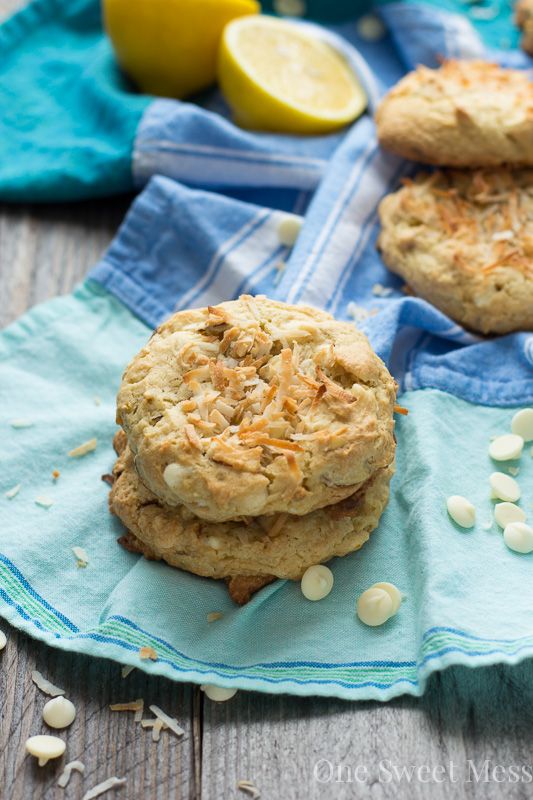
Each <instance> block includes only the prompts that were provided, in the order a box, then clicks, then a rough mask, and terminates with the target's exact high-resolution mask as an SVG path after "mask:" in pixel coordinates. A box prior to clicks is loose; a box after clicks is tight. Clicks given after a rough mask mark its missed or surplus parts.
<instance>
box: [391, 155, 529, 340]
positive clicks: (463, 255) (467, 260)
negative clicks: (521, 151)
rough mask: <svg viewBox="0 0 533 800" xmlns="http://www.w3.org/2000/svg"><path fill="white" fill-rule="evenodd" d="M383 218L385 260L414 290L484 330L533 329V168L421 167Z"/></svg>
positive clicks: (469, 325)
mask: <svg viewBox="0 0 533 800" xmlns="http://www.w3.org/2000/svg"><path fill="white" fill-rule="evenodd" d="M379 216H380V219H381V233H380V236H379V240H378V248H379V249H380V251H381V254H382V257H383V260H384V262H385V264H386V265H387V267H388V268H389V269H390V270H392V272H395V273H397V274H398V275H401V276H402V277H403V278H404V279H405V281H406V282H407V284H408V286H409V287H411V289H412V290H413V291H414V293H415V294H417V295H419V296H420V297H422V298H424V299H425V300H428V301H429V302H430V303H432V304H433V305H435V306H436V307H437V308H439V309H440V310H441V311H443V312H444V313H445V314H448V316H450V317H451V318H452V319H454V320H456V321H457V322H459V323H461V324H462V325H464V326H465V327H466V328H470V329H471V330H474V331H478V332H480V333H484V334H503V333H509V332H511V331H520V330H524V331H531V330H533V169H529V170H514V171H513V170H507V169H497V170H485V171H480V170H478V171H466V170H464V171H462V170H461V171H460V170H455V171H454V170H450V171H440V172H435V173H432V174H427V173H420V174H419V175H417V176H416V178H415V179H414V181H412V180H405V181H404V186H403V188H402V189H400V190H399V191H397V192H395V193H393V194H390V195H388V196H387V197H385V198H384V200H382V202H381V205H380V208H379Z"/></svg>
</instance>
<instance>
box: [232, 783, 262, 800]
mask: <svg viewBox="0 0 533 800" xmlns="http://www.w3.org/2000/svg"><path fill="white" fill-rule="evenodd" d="M237 789H239V790H240V791H241V792H245V793H246V794H249V795H250V797H251V798H252V800H259V798H260V797H261V792H260V791H259V789H258V788H257V786H255V784H253V783H252V781H237Z"/></svg>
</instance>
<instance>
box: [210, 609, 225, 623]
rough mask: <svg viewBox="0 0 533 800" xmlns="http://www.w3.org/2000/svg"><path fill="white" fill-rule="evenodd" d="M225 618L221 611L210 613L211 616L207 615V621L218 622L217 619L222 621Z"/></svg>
mask: <svg viewBox="0 0 533 800" xmlns="http://www.w3.org/2000/svg"><path fill="white" fill-rule="evenodd" d="M223 616H224V614H222V612H221V611H210V612H209V614H208V615H207V621H208V622H216V621H217V619H222V617H223Z"/></svg>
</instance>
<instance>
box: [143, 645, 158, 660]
mask: <svg viewBox="0 0 533 800" xmlns="http://www.w3.org/2000/svg"><path fill="white" fill-rule="evenodd" d="M139 658H140V659H141V661H147V660H148V659H150V661H157V653H156V651H155V650H154V648H153V647H140V648H139Z"/></svg>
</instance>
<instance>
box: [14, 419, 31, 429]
mask: <svg viewBox="0 0 533 800" xmlns="http://www.w3.org/2000/svg"><path fill="white" fill-rule="evenodd" d="M10 425H11V427H12V428H31V427H32V425H33V422H32V421H31V419H12V420H11V422H10Z"/></svg>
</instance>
